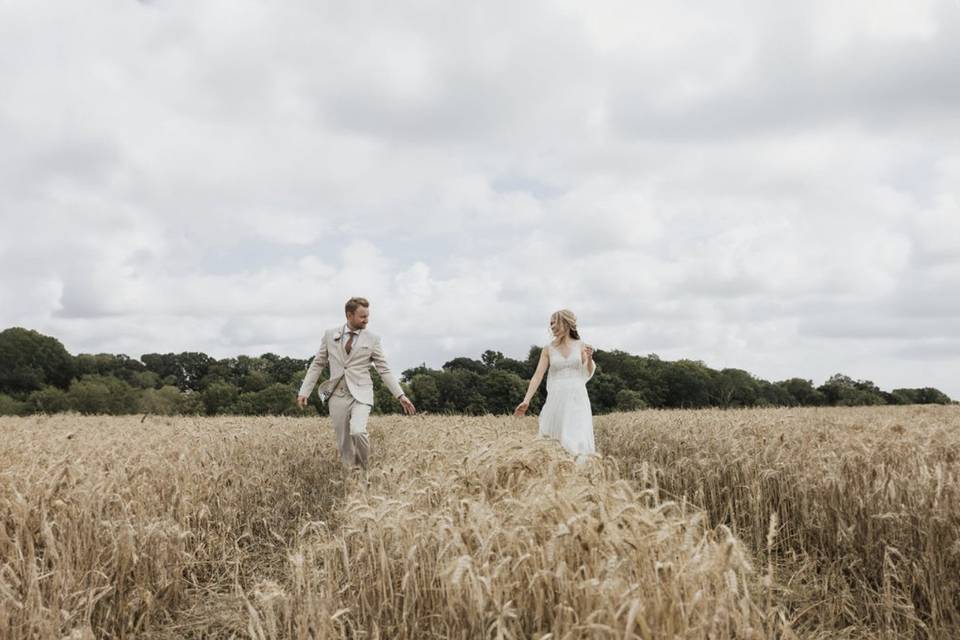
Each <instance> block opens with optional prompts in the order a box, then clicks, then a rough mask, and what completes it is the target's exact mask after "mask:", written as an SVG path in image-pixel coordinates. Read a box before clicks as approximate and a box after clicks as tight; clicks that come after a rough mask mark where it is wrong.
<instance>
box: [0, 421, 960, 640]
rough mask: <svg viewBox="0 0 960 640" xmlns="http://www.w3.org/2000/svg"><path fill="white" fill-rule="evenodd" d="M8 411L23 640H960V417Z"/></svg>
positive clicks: (6, 495) (10, 550) (7, 515)
mask: <svg viewBox="0 0 960 640" xmlns="http://www.w3.org/2000/svg"><path fill="white" fill-rule="evenodd" d="M595 426H596V432H597V443H598V447H599V449H600V452H601V454H602V455H601V456H598V457H597V459H595V460H592V461H590V462H589V463H587V464H585V465H577V464H574V462H573V461H572V460H571V459H570V457H569V456H567V455H566V454H564V453H563V452H562V451H561V450H559V449H558V447H557V446H556V445H555V444H554V443H551V442H545V441H542V440H538V439H537V438H536V419H535V418H526V419H523V420H518V419H513V418H501V417H485V418H464V417H456V416H428V417H415V418H401V417H379V418H375V419H373V420H372V421H371V438H372V447H373V457H372V464H373V468H372V470H371V473H370V474H369V486H368V485H367V484H366V483H365V482H364V481H363V480H362V479H360V478H357V477H355V476H352V475H349V474H344V473H343V471H342V470H341V469H340V467H339V463H338V458H337V455H336V451H335V450H334V446H333V438H332V434H331V431H330V427H329V422H328V421H327V420H325V419H320V418H312V419H294V418H182V417H181V418H163V417H155V416H147V417H141V416H136V417H128V418H107V417H80V416H75V415H61V416H49V417H47V416H34V417H28V418H3V419H0V517H2V520H3V526H2V527H0V637H2V638H5V639H6V638H9V639H11V640H14V639H19V638H77V639H84V638H154V639H160V638H163V639H167V638H231V637H233V638H264V639H266V638H271V639H272V638H486V637H490V638H644V639H650V638H717V639H722V638H794V637H799V638H836V637H843V638H901V637H903V638H953V637H958V630H960V612H958V611H960V579H958V576H960V496H958V465H960V461H958V460H957V455H958V451H960V449H958V445H960V407H935V408H934V407H884V408H857V409H769V410H744V411H672V412H670V411H664V412H660V411H643V412H637V413H625V414H613V415H609V416H600V417H597V418H596V420H595Z"/></svg>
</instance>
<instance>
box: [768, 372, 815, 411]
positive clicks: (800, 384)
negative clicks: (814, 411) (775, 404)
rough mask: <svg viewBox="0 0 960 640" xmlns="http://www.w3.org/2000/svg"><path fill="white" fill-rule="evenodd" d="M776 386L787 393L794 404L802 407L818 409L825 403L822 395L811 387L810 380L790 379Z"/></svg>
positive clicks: (811, 382)
mask: <svg viewBox="0 0 960 640" xmlns="http://www.w3.org/2000/svg"><path fill="white" fill-rule="evenodd" d="M777 386H779V387H781V388H782V389H783V390H784V391H786V392H787V393H789V394H790V397H792V398H793V401H794V403H795V404H798V405H800V406H803V407H819V406H820V405H822V404H824V403H825V402H826V401H827V399H826V398H825V397H824V395H823V394H822V393H821V392H820V391H817V388H816V387H814V386H813V381H812V380H804V379H803V378H790V379H789V380H783V381H781V382H778V383H777Z"/></svg>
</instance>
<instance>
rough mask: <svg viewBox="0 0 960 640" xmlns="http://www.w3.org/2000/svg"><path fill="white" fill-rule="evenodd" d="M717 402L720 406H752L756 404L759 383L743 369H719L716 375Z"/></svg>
mask: <svg viewBox="0 0 960 640" xmlns="http://www.w3.org/2000/svg"><path fill="white" fill-rule="evenodd" d="M714 387H715V388H716V397H717V404H718V405H719V406H721V407H752V406H754V405H755V404H757V399H758V397H759V385H758V384H757V380H756V378H754V377H753V376H752V375H750V374H749V373H747V372H746V371H744V370H743V369H721V371H720V373H719V374H718V375H717V376H716V379H715V384H714Z"/></svg>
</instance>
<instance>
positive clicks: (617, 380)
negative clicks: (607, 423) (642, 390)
mask: <svg viewBox="0 0 960 640" xmlns="http://www.w3.org/2000/svg"><path fill="white" fill-rule="evenodd" d="M626 387H627V385H626V383H624V381H623V378H621V377H620V376H618V375H617V374H615V373H607V372H606V371H599V370H598V371H597V372H596V373H594V375H593V379H592V380H590V382H589V383H588V384H587V395H589V396H590V406H591V407H592V408H593V412H594V413H610V412H611V411H613V410H615V409H616V408H617V394H619V393H620V392H621V391H622V390H624V389H626Z"/></svg>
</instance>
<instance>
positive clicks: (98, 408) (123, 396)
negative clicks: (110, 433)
mask: <svg viewBox="0 0 960 640" xmlns="http://www.w3.org/2000/svg"><path fill="white" fill-rule="evenodd" d="M67 397H68V398H69V400H70V408H71V409H73V410H75V411H79V412H80V413H84V414H102V413H107V414H111V415H123V414H130V413H136V412H137V409H138V408H139V397H138V394H137V391H136V389H134V388H133V387H131V386H130V385H129V384H127V383H126V382H124V381H123V380H118V379H117V378H113V377H110V376H99V375H97V376H85V377H83V378H81V379H80V380H75V381H74V382H73V383H72V384H71V385H70V391H69V392H67Z"/></svg>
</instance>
